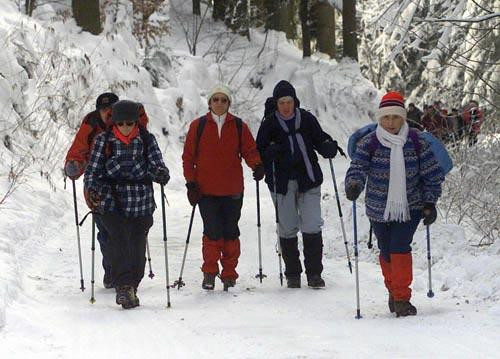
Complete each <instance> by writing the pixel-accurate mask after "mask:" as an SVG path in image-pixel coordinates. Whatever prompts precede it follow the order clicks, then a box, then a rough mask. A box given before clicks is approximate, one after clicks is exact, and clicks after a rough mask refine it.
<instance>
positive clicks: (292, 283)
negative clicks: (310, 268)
mask: <svg viewBox="0 0 500 359" xmlns="http://www.w3.org/2000/svg"><path fill="white" fill-rule="evenodd" d="M286 286H287V288H300V275H289V276H288V277H286Z"/></svg>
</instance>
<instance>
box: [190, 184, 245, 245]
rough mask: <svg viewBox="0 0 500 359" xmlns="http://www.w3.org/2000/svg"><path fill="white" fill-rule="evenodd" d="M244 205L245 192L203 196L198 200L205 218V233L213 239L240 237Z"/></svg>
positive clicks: (202, 215) (202, 216)
mask: <svg viewBox="0 0 500 359" xmlns="http://www.w3.org/2000/svg"><path fill="white" fill-rule="evenodd" d="M242 205H243V194H238V195H235V196H203V197H202V198H201V199H200V201H199V202H198V206H199V207H200V214H201V218H202V219H203V234H204V235H205V236H207V237H208V238H210V239H213V240H217V239H221V238H223V239H236V238H238V237H239V236H240V229H239V228H238V221H239V220H240V217H241V206H242Z"/></svg>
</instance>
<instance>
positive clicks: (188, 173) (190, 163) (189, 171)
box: [182, 120, 199, 182]
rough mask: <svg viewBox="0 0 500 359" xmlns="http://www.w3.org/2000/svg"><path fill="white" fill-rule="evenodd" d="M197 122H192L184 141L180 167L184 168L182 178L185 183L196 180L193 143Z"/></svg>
mask: <svg viewBox="0 0 500 359" xmlns="http://www.w3.org/2000/svg"><path fill="white" fill-rule="evenodd" d="M198 123H199V120H194V121H193V122H191V125H190V126H189V130H188V133H187V135H186V140H185V141H184V151H183V152H182V167H183V168H184V178H185V179H186V182H193V181H195V180H196V171H195V158H194V150H195V142H196V131H197V129H198Z"/></svg>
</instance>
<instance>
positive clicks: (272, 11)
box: [264, 0, 280, 31]
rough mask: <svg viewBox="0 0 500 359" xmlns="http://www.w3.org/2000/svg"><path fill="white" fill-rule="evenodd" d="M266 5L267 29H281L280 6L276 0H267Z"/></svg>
mask: <svg viewBox="0 0 500 359" xmlns="http://www.w3.org/2000/svg"><path fill="white" fill-rule="evenodd" d="M264 5H265V7H266V30H277V31H279V30H280V19H279V6H280V2H279V1H276V0H265V1H264Z"/></svg>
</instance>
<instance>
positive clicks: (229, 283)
mask: <svg viewBox="0 0 500 359" xmlns="http://www.w3.org/2000/svg"><path fill="white" fill-rule="evenodd" d="M222 283H223V284H224V292H227V290H228V289H229V288H232V287H234V286H235V285H236V279H230V278H226V279H223V280H222Z"/></svg>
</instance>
